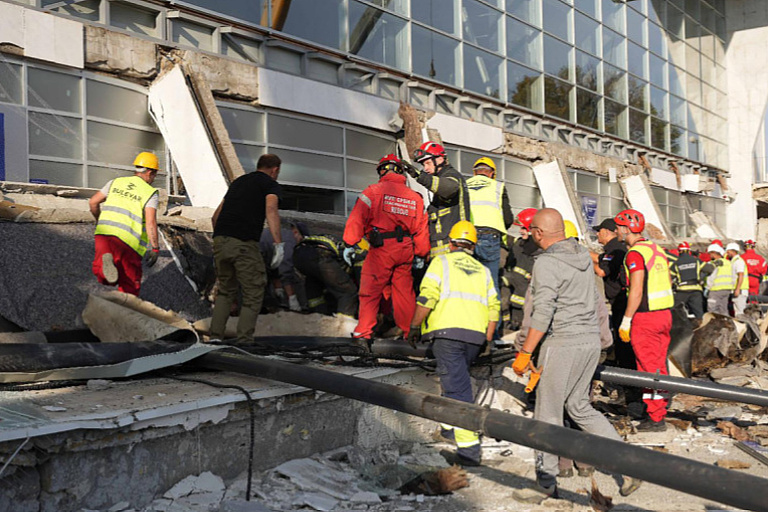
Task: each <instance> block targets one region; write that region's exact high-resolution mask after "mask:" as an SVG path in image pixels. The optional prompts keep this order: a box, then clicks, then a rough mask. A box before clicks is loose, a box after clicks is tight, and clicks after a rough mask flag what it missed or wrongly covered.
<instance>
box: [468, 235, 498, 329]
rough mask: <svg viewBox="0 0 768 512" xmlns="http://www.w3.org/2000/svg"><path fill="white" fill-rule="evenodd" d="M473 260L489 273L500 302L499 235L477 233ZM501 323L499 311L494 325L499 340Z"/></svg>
mask: <svg viewBox="0 0 768 512" xmlns="http://www.w3.org/2000/svg"><path fill="white" fill-rule="evenodd" d="M475 259H476V260H477V261H479V262H480V263H482V264H483V265H484V266H485V268H487V269H488V271H489V272H490V273H491V278H493V286H494V287H496V294H497V295H498V297H499V300H501V295H500V294H499V260H500V259H501V233H499V232H498V231H494V232H493V233H488V232H486V233H478V234H477V244H476V245H475ZM503 323H504V322H502V321H501V311H499V323H498V324H496V339H501V337H502V336H503V335H504V326H503Z"/></svg>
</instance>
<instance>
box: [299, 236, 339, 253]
mask: <svg viewBox="0 0 768 512" xmlns="http://www.w3.org/2000/svg"><path fill="white" fill-rule="evenodd" d="M302 243H307V244H309V245H314V246H316V247H322V248H323V249H328V250H329V251H331V252H333V253H334V254H335V255H336V256H337V257H340V256H341V255H340V254H339V246H338V244H337V243H336V240H334V239H332V238H329V237H327V236H324V235H307V236H305V237H304V238H303V239H302Z"/></svg>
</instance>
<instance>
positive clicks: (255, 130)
mask: <svg viewBox="0 0 768 512" xmlns="http://www.w3.org/2000/svg"><path fill="white" fill-rule="evenodd" d="M219 113H220V114H221V118H222V120H223V121H224V126H225V127H226V128H227V132H229V138H230V139H234V140H244V141H248V142H265V138H264V114H263V113H261V112H251V111H249V110H240V109H234V108H226V107H219Z"/></svg>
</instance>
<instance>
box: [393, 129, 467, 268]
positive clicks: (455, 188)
mask: <svg viewBox="0 0 768 512" xmlns="http://www.w3.org/2000/svg"><path fill="white" fill-rule="evenodd" d="M413 160H414V161H415V162H418V163H420V164H421V165H422V166H423V167H424V172H419V171H418V169H416V168H415V167H413V166H411V165H409V164H406V165H405V170H406V171H407V172H408V174H410V175H411V176H412V177H413V178H414V179H415V180H416V181H417V182H418V183H419V184H420V185H422V186H424V187H426V189H427V190H429V191H430V192H431V193H432V201H431V202H430V204H429V207H428V208H427V213H428V214H429V242H430V246H431V249H430V257H434V256H437V255H440V254H445V253H447V252H448V250H449V243H448V234H449V233H450V231H451V228H452V227H453V225H454V224H456V223H457V222H458V221H460V220H469V219H470V211H469V193H468V191H467V183H466V181H464V177H463V176H462V175H461V174H460V173H459V171H457V170H456V169H454V168H453V166H451V164H450V163H448V160H447V158H446V156H445V149H444V148H443V146H441V145H440V144H438V143H436V142H425V143H424V144H422V145H421V146H420V147H419V148H418V149H417V150H415V151H414V152H413Z"/></svg>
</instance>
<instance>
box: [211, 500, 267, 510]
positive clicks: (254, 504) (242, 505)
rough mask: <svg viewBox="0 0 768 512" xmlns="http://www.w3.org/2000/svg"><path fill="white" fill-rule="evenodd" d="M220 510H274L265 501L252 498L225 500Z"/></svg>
mask: <svg viewBox="0 0 768 512" xmlns="http://www.w3.org/2000/svg"><path fill="white" fill-rule="evenodd" d="M219 512H272V511H271V510H270V509H268V508H267V507H266V506H264V504H263V503H261V502H259V501H256V500H251V501H245V500H225V501H222V502H221V505H220V506H219Z"/></svg>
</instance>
